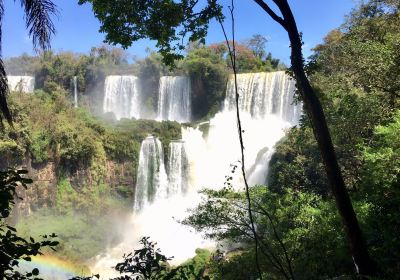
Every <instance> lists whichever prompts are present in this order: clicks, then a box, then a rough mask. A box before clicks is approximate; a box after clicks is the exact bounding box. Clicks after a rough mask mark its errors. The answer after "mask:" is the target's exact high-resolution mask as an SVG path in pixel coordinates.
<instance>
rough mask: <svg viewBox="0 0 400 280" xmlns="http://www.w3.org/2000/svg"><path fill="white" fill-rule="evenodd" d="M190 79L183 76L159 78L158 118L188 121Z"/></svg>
mask: <svg viewBox="0 0 400 280" xmlns="http://www.w3.org/2000/svg"><path fill="white" fill-rule="evenodd" d="M190 91H191V89H190V79H189V77H185V76H164V77H161V78H160V87H159V94H158V119H159V120H169V121H177V122H181V123H182V122H189V121H190V119H191V114H192V113H191V112H192V109H191V93H190Z"/></svg>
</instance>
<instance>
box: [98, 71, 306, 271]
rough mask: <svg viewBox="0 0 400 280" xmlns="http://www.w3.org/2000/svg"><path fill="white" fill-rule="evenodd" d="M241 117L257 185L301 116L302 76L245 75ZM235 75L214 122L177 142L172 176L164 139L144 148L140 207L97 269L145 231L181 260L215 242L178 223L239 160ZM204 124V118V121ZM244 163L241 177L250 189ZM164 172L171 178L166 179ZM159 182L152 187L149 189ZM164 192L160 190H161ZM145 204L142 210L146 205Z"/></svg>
mask: <svg viewBox="0 0 400 280" xmlns="http://www.w3.org/2000/svg"><path fill="white" fill-rule="evenodd" d="M237 78H238V88H239V94H240V104H239V105H240V106H239V107H240V108H241V119H242V125H243V129H244V132H243V137H244V144H245V168H246V171H247V175H248V181H249V184H250V185H251V186H253V185H256V184H265V183H266V179H267V175H268V164H269V161H270V159H271V156H272V155H273V153H274V146H275V144H276V143H277V142H278V141H279V140H280V139H281V138H282V137H283V136H284V135H285V131H286V130H287V129H289V128H290V127H292V126H293V125H296V124H297V123H298V120H299V117H300V114H301V106H300V105H296V104H293V94H294V91H295V86H294V81H293V80H291V79H290V78H289V77H288V76H286V75H285V73H284V72H274V73H252V74H239V75H238V76H237ZM234 94H235V92H234V87H233V79H232V78H231V79H230V80H229V82H228V87H227V92H226V99H225V106H224V109H223V110H222V111H221V112H219V113H218V114H216V115H215V117H214V118H212V119H211V120H210V121H209V126H210V127H209V131H208V135H207V136H206V137H205V136H204V135H203V133H202V131H201V130H200V128H199V127H197V128H191V127H187V128H182V140H181V141H174V142H171V143H170V146H169V159H168V163H167V173H168V176H164V175H162V176H161V175H160V174H161V173H162V174H164V173H163V172H164V171H160V170H161V169H162V168H164V167H163V163H162V158H163V152H162V145H161V143H160V142H159V140H158V139H156V138H155V137H148V138H146V139H145V140H144V141H143V143H142V147H141V151H140V159H139V168H138V181H137V184H136V195H135V206H134V209H135V212H134V213H133V215H132V218H131V221H130V224H129V225H128V226H127V227H126V231H125V232H124V234H125V238H124V242H122V243H121V244H120V245H119V246H117V247H115V248H112V249H110V250H108V251H107V252H106V253H105V254H104V255H102V256H98V259H97V261H96V264H95V266H94V267H93V272H103V273H105V275H112V273H111V274H107V272H104V267H106V266H107V267H111V266H112V265H115V263H117V262H118V261H119V260H120V259H121V256H122V254H123V253H125V252H127V251H132V250H133V248H135V246H137V241H138V240H139V239H140V238H141V237H142V236H150V237H151V240H153V241H156V242H157V245H158V246H159V247H160V249H161V251H162V253H163V254H165V255H166V256H174V257H175V258H174V261H175V263H179V262H182V261H184V260H185V259H187V258H190V257H192V256H193V255H194V252H195V249H196V248H204V247H209V246H212V242H210V241H206V240H204V239H202V238H201V235H200V234H199V233H195V232H193V230H192V229H191V228H188V227H185V226H183V225H181V224H179V223H178V222H177V220H182V219H183V218H184V217H185V216H186V215H187V209H188V208H193V207H195V206H196V205H197V204H198V203H199V201H200V199H201V196H200V195H199V194H198V193H197V192H198V190H200V189H202V188H204V187H208V188H212V189H219V188H222V187H223V186H224V182H225V180H226V178H225V176H226V175H229V176H231V174H232V173H231V171H232V166H233V165H239V160H240V158H241V157H240V146H239V140H238V131H237V122H236V112H235V110H234V108H235V106H234V105H235V103H234V96H235V95H234ZM203 125H204V124H203ZM240 175H241V174H240V172H239V169H238V170H237V172H236V173H235V174H234V179H233V184H234V186H235V187H236V189H238V190H243V179H242V177H241V176H240ZM161 177H162V178H164V179H163V180H165V181H163V182H161ZM149 189H151V191H149ZM158 193H159V194H162V195H156V194H158ZM139 209H140V211H137V210H139Z"/></svg>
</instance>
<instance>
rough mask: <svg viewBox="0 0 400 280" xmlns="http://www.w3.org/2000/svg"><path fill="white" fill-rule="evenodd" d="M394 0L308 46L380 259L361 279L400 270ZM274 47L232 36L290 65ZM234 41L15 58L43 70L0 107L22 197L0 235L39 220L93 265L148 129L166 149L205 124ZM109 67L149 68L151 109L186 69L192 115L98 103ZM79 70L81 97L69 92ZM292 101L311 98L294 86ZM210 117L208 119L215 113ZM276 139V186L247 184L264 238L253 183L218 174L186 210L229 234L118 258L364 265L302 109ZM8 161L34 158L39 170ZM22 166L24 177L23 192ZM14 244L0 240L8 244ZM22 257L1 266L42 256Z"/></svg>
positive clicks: (343, 163) (168, 269) (111, 234)
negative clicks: (189, 247) (168, 58)
mask: <svg viewBox="0 0 400 280" xmlns="http://www.w3.org/2000/svg"><path fill="white" fill-rule="evenodd" d="M399 9H400V4H399V2H398V1H389V0H386V1H368V2H366V3H363V4H361V5H359V6H358V7H357V8H355V9H354V10H353V11H352V12H351V14H349V15H348V16H347V18H346V20H345V22H344V23H343V25H342V26H340V27H338V28H337V29H335V30H332V31H331V32H329V33H328V34H327V35H326V37H325V38H324V40H323V43H321V44H319V45H317V46H315V48H314V49H313V55H312V56H311V57H309V58H308V59H307V60H306V72H307V75H308V78H309V79H310V81H311V84H312V87H313V88H314V90H315V91H316V93H317V95H318V98H319V99H320V101H321V104H322V106H323V109H324V111H325V114H326V118H327V123H328V126H329V129H330V132H331V135H332V140H333V144H334V147H335V151H336V154H337V157H338V161H339V165H340V168H341V171H342V174H343V177H344V181H345V184H346V186H347V190H348V192H349V194H350V197H351V200H352V204H353V207H354V209H355V212H356V214H357V218H358V220H359V223H360V226H361V230H362V232H363V234H364V238H365V240H366V244H367V247H368V250H369V253H370V255H371V258H372V259H373V261H374V262H375V263H376V266H377V267H378V271H379V273H378V275H376V277H375V278H371V277H368V278H367V279H400V276H399V273H400V253H399V252H400V239H399V236H398V233H399V232H400V216H399V215H400V214H399V209H400V188H399V187H400V181H399V180H400V103H399V96H400V10H399ZM267 49H268V42H267V40H266V39H265V38H264V37H262V36H261V35H254V36H253V37H251V38H250V39H249V40H247V41H245V42H238V43H237V45H236V52H237V55H236V60H237V62H236V70H237V72H238V73H256V72H273V71H278V70H284V71H287V72H288V73H289V74H291V69H290V68H287V67H286V66H285V65H283V64H282V63H280V61H279V60H278V59H275V58H274V57H273V56H272V54H271V53H268V52H267ZM228 51H229V49H228V47H226V45H225V44H224V43H220V44H212V45H205V44H203V43H201V42H199V41H198V42H196V43H191V44H190V45H188V46H187V47H186V50H185V55H184V57H183V58H182V59H181V60H177V61H175V65H174V67H173V68H171V67H169V66H167V65H166V64H164V62H165V61H163V57H162V56H161V55H160V54H158V53H156V52H152V51H149V52H148V56H147V57H146V58H144V59H138V58H135V57H134V58H132V57H129V55H128V53H127V52H125V51H124V50H122V49H119V48H114V47H110V46H107V45H104V46H100V47H94V48H92V50H91V51H90V53H89V54H88V55H85V54H75V53H71V52H60V53H55V52H52V51H46V52H43V53H41V54H40V55H38V56H29V55H21V56H19V57H15V58H10V59H7V60H5V67H6V70H7V73H8V75H31V76H34V77H35V81H36V85H35V92H34V94H26V93H22V92H12V93H11V94H10V95H9V98H8V105H9V108H10V112H11V114H12V116H13V125H10V124H8V123H7V122H4V123H3V127H2V128H1V129H2V130H1V132H0V158H1V161H0V168H1V170H4V171H2V173H1V176H0V184H2V186H3V185H4V189H5V191H6V192H7V194H9V193H12V195H18V196H21V197H22V198H23V200H18V201H17V202H16V205H15V206H14V209H13V211H11V210H10V209H11V206H12V205H9V204H7V206H4V204H2V205H0V206H2V207H3V208H6V209H7V211H8V210H10V211H11V213H8V212H7V213H5V212H4V213H3V211H1V212H2V215H1V224H0V226H1V229H0V235H1V237H2V240H6V237H7V236H8V237H10V236H11V235H12V233H11V232H13V234H14V232H18V234H20V235H21V236H23V238H26V239H28V238H29V237H30V236H32V237H33V239H32V240H31V243H32V244H35V241H34V240H38V239H41V238H42V236H43V235H44V234H51V233H56V234H57V236H52V238H53V239H52V240H56V241H57V243H58V244H56V243H52V241H48V242H46V241H41V242H42V243H41V246H42V247H43V248H42V251H43V252H44V253H45V254H46V255H52V256H56V257H58V258H60V259H63V260H67V261H69V262H71V263H73V265H74V266H75V267H76V270H75V271H76V273H77V274H89V273H97V271H92V272H89V269H88V267H86V265H85V262H86V261H87V260H89V259H91V258H93V257H95V256H96V255H98V254H100V253H101V252H102V251H103V250H104V244H111V245H117V244H118V243H119V242H120V241H121V239H122V236H121V234H120V233H119V232H118V230H115V229H116V228H118V227H119V226H121V222H122V221H124V219H126V218H127V217H128V215H129V213H130V211H131V210H132V201H133V199H134V193H135V189H134V185H135V182H136V181H137V177H138V165H139V154H140V149H141V143H142V141H143V140H144V139H145V138H146V137H147V136H148V135H153V136H156V137H158V138H159V139H160V141H161V143H162V146H163V147H164V150H165V151H166V153H165V159H164V160H165V162H168V159H169V157H170V155H169V153H168V151H169V149H168V147H169V144H170V143H171V142H173V141H176V140H178V139H181V137H182V130H181V129H182V127H188V128H190V127H193V128H195V127H197V126H198V125H199V124H202V123H204V122H207V121H209V120H210V119H212V118H213V117H214V116H215V115H216V114H217V113H218V112H219V111H220V110H221V108H222V107H223V105H224V100H225V97H226V96H225V95H226V90H227V83H228V79H229V76H230V75H231V74H232V72H233V69H232V67H231V64H230V60H229V53H228ZM109 75H135V76H137V77H139V78H140V79H141V83H142V88H143V93H144V96H145V100H144V104H145V106H146V110H147V111H148V112H150V113H149V116H151V115H154V114H156V112H157V103H158V98H159V95H158V90H159V85H158V82H159V79H160V77H161V76H167V75H170V76H176V75H185V76H188V77H190V81H191V88H192V95H191V103H192V107H193V112H192V116H193V119H192V121H191V122H190V123H178V122H176V121H157V120H150V119H149V120H145V119H138V120H136V119H127V118H122V119H120V120H117V119H116V117H115V115H114V114H113V113H110V112H108V113H103V110H102V102H103V99H104V92H103V89H104V80H105V77H106V76H109ZM74 77H77V87H78V92H79V93H80V96H79V104H80V105H79V108H74V104H73V84H72V81H73V79H74ZM296 102H298V103H299V104H301V98H300V97H299V96H297V100H296ZM200 128H201V130H202V132H203V135H207V131H208V129H209V127H208V124H205V125H201V126H200ZM245 129H246V128H245ZM260 137H263V135H262V134H260ZM274 150H275V152H274V154H273V155H272V158H271V160H270V163H269V167H268V170H269V172H268V173H267V174H265V177H267V178H265V181H266V182H267V186H263V185H257V186H254V187H251V188H250V193H249V194H250V198H251V201H252V209H251V210H252V212H253V216H254V223H255V224H256V239H257V241H258V243H259V244H258V247H257V250H258V252H254V251H255V248H254V239H255V238H254V235H253V234H252V230H251V227H250V221H249V216H248V209H247V208H246V205H247V198H246V193H245V192H240V191H238V190H237V189H236V188H234V186H233V184H234V182H230V179H229V178H230V177H229V176H227V182H226V184H225V185H224V187H223V188H221V189H218V190H215V189H207V186H202V187H205V189H203V190H202V191H201V193H202V195H203V196H202V201H201V202H200V204H199V205H197V206H196V207H195V208H192V209H191V211H190V213H189V216H187V217H186V219H184V220H183V221H181V223H183V224H184V225H188V226H190V227H191V228H192V229H194V230H196V231H198V232H201V233H202V234H203V235H204V236H206V237H207V238H210V239H212V240H214V241H218V242H219V243H220V244H223V245H224V246H222V247H221V248H219V247H217V248H216V249H213V250H206V249H204V248H199V249H197V250H196V256H195V257H194V258H192V259H189V260H187V261H186V262H184V263H182V264H180V265H177V266H173V265H170V264H169V263H168V262H169V261H170V260H171V259H169V258H167V257H166V256H164V255H163V252H161V251H159V250H157V244H155V243H153V242H152V241H154V242H157V240H153V239H152V237H151V236H150V237H149V238H150V239H148V238H143V239H142V240H141V243H140V244H141V245H142V246H143V247H142V250H138V251H134V254H133V255H130V256H129V255H127V256H125V257H124V260H123V262H122V263H118V264H117V263H115V264H114V265H116V270H117V271H119V272H127V273H130V274H132V277H135V276H133V274H134V272H137V271H140V272H141V273H140V275H141V277H143V279H259V277H260V276H259V271H258V270H259V269H260V270H261V273H262V277H263V279H357V277H360V276H359V275H357V272H356V270H355V268H354V263H353V261H352V258H351V252H350V248H349V244H348V242H347V240H346V236H345V233H344V230H343V225H342V222H341V219H340V216H339V214H338V212H337V208H336V204H335V200H334V199H333V194H332V191H331V189H330V187H329V182H328V180H327V177H326V173H325V169H324V165H323V161H322V158H321V155H320V151H319V148H318V145H317V142H316V140H315V138H314V134H313V127H312V124H311V121H310V119H309V117H308V115H307V114H303V115H302V117H301V119H300V122H299V124H298V125H297V126H294V127H292V128H291V129H290V130H288V131H287V132H286V135H285V137H284V138H283V139H281V140H280V141H279V142H278V143H277V144H276V146H275V148H274ZM7 168H13V169H14V168H17V169H21V168H23V169H27V171H28V175H27V176H28V177H30V178H32V179H33V182H30V181H29V180H27V179H26V176H25V175H24V174H22V173H21V174H22V175H21V174H19V173H18V174H19V175H18V174H17V173H15V171H13V170H12V169H7ZM7 170H8V171H7ZM235 172H237V171H236V170H235V169H234V170H232V173H235ZM226 175H228V174H226ZM10 178H11V179H10ZM17 182H20V183H22V186H21V185H19V186H18V187H17V191H16V193H14V192H13V189H15V187H16V185H17ZM23 186H26V187H27V188H26V189H25V188H23ZM4 197H7V196H6V195H4ZM11 199H12V197H11ZM2 203H3V202H2ZM9 203H11V204H12V202H9ZM7 227H11V229H10V228H9V229H7ZM14 227H15V229H14ZM8 232H10V233H8ZM45 237H46V238H47V236H45ZM46 238H45V240H46ZM14 242H16V243H17V242H22V243H24V242H26V243H24V244H28V243H29V241H18V240H16V241H14ZM4 244H5V241H2V243H1V246H2V247H1V248H7V244H6V245H4ZM30 246H33V245H30ZM32 248H34V249H35V248H36V247H35V246H33V247H32ZM32 248H31V249H30V250H31V251H29V250H28V251H27V252H22V253H21V254H20V255H19V257H21V258H22V257H24V258H28V256H29V255H36V254H37V250H38V248H36V249H35V250H36V251H35V250H34V249H32ZM52 248H53V249H55V251H53V250H51V249H52ZM225 248H229V249H228V250H227V249H225ZM134 249H136V248H131V251H133V250H134ZM2 250H3V249H2ZM16 251H18V250H16ZM127 253H128V252H127ZM255 253H258V256H259V261H258V263H255V262H254V254H255ZM135 257H136V258H137V259H136V260H135ZM130 258H132V259H130ZM121 259H122V256H121ZM138 259H141V260H142V261H144V262H145V263H146V265H147V267H146V269H145V270H144V272H143V271H142V270H140V269H139V268H138V264H135V262H138ZM13 260H14V259H13V258H11V259H10V263H7V264H6V265H7V266H1V267H2V269H3V271H6V272H7V273H10V274H9V275H14V276H10V278H7V279H19V278H18V277H21V279H33V278H34V277H36V274H37V271H32V273H31V274H29V273H28V274H26V275H25V276H22V275H21V274H20V273H18V272H16V269H15V268H16V267H15V266H16V264H14V263H12V264H11V261H13ZM26 260H28V259H26ZM17 264H18V263H17ZM135 265H136V267H135ZM257 266H258V267H257ZM12 273H15V274H12ZM3 275H4V273H3ZM15 275H17V276H15ZM12 277H17V278H12ZM23 277H27V278H23ZM121 277H123V276H121ZM126 277H128V276H126ZM120 279H136V278H120ZM138 279H142V278H138Z"/></svg>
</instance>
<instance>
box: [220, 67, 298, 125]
mask: <svg viewBox="0 0 400 280" xmlns="http://www.w3.org/2000/svg"><path fill="white" fill-rule="evenodd" d="M237 82H238V93H239V108H240V110H241V111H242V112H245V113H249V114H250V115H251V116H252V117H253V118H255V119H266V118H267V117H268V116H269V115H275V116H277V117H278V118H280V119H282V120H284V121H287V122H290V123H293V124H295V123H297V121H298V119H299V117H300V113H301V110H300V107H299V106H298V105H294V104H293V103H294V98H293V96H294V93H295V89H296V87H295V83H294V80H293V79H291V78H290V77H289V76H288V75H286V73H285V72H284V71H278V72H270V73H264V72H262V73H247V74H238V75H237ZM235 104H236V103H235V84H234V79H232V78H231V79H230V80H229V82H228V85H227V91H226V98H225V103H224V105H225V109H226V110H234V109H235V106H236V105H235Z"/></svg>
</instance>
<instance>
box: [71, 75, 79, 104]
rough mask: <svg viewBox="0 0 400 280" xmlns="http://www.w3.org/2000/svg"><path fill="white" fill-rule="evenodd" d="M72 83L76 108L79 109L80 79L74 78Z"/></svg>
mask: <svg viewBox="0 0 400 280" xmlns="http://www.w3.org/2000/svg"><path fill="white" fill-rule="evenodd" d="M72 81H73V84H74V107H75V108H78V78H77V77H76V76H74V79H73V80H72Z"/></svg>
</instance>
